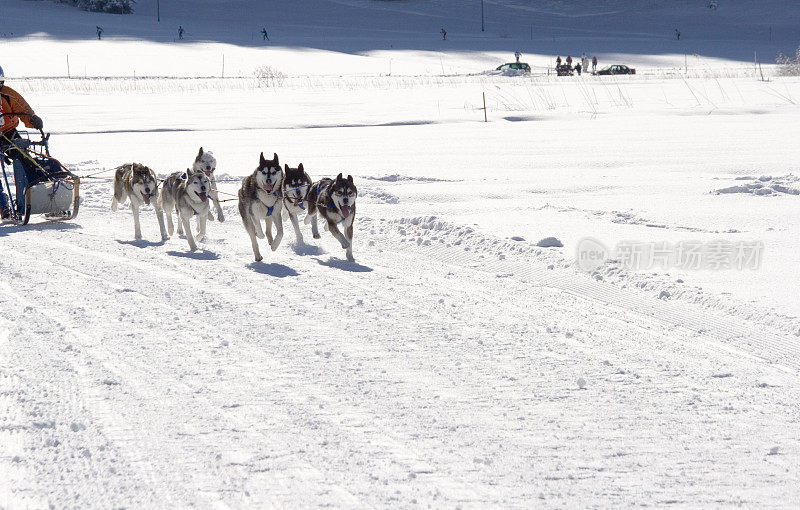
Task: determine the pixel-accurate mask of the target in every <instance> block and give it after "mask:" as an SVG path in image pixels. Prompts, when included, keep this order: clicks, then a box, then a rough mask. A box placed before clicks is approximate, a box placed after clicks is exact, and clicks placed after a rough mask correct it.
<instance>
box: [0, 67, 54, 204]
mask: <svg viewBox="0 0 800 510" xmlns="http://www.w3.org/2000/svg"><path fill="white" fill-rule="evenodd" d="M20 120H22V123H23V124H25V126H26V127H29V128H32V129H39V130H41V129H42V128H43V127H44V125H43V123H42V119H41V118H40V117H39V116H38V115H36V114H35V113H34V111H33V108H31V107H30V106H29V105H28V103H27V102H26V101H25V99H24V98H23V97H22V96H21V95H19V92H17V91H16V90H14V89H12V88H11V87H8V86H6V85H5V75H4V74H3V68H2V67H0V157H8V158H10V159H12V160H19V161H20V162H21V163H22V164H23V165H24V166H25V167H26V168H28V169H29V170H32V169H30V168H29V164H30V162H29V160H28V159H27V158H25V157H24V155H23V154H22V153H21V152H20V151H19V150H18V149H16V148H14V146H13V142H14V140H15V139H17V138H18V135H17V126H18V125H19V121H20ZM10 215H11V210H10V209H9V207H8V199H7V198H6V194H5V193H4V192H3V186H2V182H0V217H2V218H3V219H6V218H8V217H9V216H10Z"/></svg>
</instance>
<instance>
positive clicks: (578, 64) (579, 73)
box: [575, 61, 581, 76]
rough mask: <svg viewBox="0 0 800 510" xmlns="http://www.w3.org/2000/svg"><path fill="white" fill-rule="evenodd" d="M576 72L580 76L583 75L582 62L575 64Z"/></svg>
mask: <svg viewBox="0 0 800 510" xmlns="http://www.w3.org/2000/svg"><path fill="white" fill-rule="evenodd" d="M575 70H576V71H578V76H580V75H581V63H580V61H579V62H578V63H577V64H575Z"/></svg>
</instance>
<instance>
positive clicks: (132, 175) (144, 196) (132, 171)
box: [111, 163, 169, 241]
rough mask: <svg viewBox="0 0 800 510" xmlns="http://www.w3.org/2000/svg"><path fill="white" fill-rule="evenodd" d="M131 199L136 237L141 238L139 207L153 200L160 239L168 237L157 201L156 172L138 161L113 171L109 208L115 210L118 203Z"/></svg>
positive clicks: (162, 214) (164, 239)
mask: <svg viewBox="0 0 800 510" xmlns="http://www.w3.org/2000/svg"><path fill="white" fill-rule="evenodd" d="M125 200H130V201H131V211H133V228H134V235H135V237H136V239H141V238H142V228H141V226H140V225H139V208H140V207H141V206H143V205H149V204H150V201H151V200H152V201H153V207H154V208H155V210H156V217H157V218H158V227H159V229H160V230H161V240H162V241H166V240H167V239H169V236H167V231H166V229H165V228H164V212H163V211H162V210H161V206H160V205H159V203H158V181H157V180H156V174H155V172H153V171H152V170H150V169H149V168H148V167H146V166H144V165H141V164H139V163H126V164H124V165H122V166H119V167H117V171H116V172H115V173H114V198H113V199H112V200H111V210H112V211H116V210H117V207H118V206H119V204H122V203H124V202H125Z"/></svg>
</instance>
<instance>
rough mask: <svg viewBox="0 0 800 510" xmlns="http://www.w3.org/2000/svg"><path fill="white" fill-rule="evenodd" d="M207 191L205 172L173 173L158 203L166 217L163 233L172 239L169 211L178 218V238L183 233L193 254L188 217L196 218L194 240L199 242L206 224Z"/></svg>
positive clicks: (195, 246) (207, 179) (165, 184)
mask: <svg viewBox="0 0 800 510" xmlns="http://www.w3.org/2000/svg"><path fill="white" fill-rule="evenodd" d="M210 191H211V181H210V180H209V178H208V175H206V173H205V172H195V171H193V170H190V169H188V168H187V169H186V171H185V172H175V173H173V174H171V175H170V176H169V177H167V178H166V180H164V188H163V189H162V190H161V196H160V197H159V203H160V204H161V208H162V209H163V210H164V211H165V212H166V213H167V230H168V231H169V235H172V232H173V228H174V227H173V224H172V210H173V209H175V213H176V215H177V217H178V235H181V234H183V233H184V231H185V232H186V240H187V241H188V242H189V249H190V250H192V251H195V250H197V244H196V243H195V241H194V236H192V229H191V226H190V223H189V220H190V219H191V218H192V216H197V232H198V237H199V238H200V239H203V237H205V235H206V220H207V219H208V215H209V209H210V206H209V203H208V198H209V192H210Z"/></svg>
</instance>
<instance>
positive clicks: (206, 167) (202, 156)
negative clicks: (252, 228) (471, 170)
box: [192, 147, 225, 222]
mask: <svg viewBox="0 0 800 510" xmlns="http://www.w3.org/2000/svg"><path fill="white" fill-rule="evenodd" d="M216 169H217V158H215V157H214V154H213V153H211V152H209V151H203V148H202V147H200V152H198V153H197V157H195V158H194V163H192V170H194V171H195V172H203V173H204V174H206V175H207V176H208V180H210V181H211V188H210V191H211V192H210V193H209V194H208V196H210V197H211V200H213V201H214V209H216V211H217V219H218V220H219V221H220V222H223V221H225V215H224V214H222V207H220V205H219V193H217V180H216V179H215V178H214V170H216ZM208 219H209V220H211V221H214V216H213V215H212V214H211V213H209V214H208Z"/></svg>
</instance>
